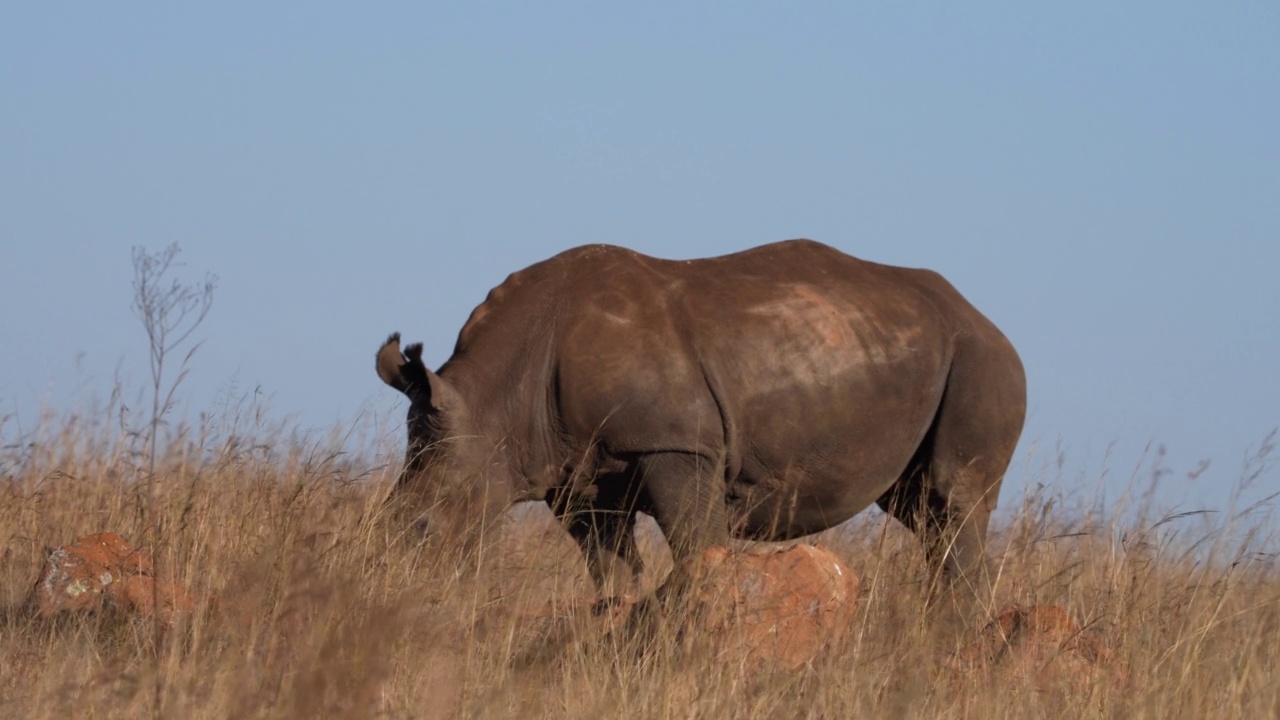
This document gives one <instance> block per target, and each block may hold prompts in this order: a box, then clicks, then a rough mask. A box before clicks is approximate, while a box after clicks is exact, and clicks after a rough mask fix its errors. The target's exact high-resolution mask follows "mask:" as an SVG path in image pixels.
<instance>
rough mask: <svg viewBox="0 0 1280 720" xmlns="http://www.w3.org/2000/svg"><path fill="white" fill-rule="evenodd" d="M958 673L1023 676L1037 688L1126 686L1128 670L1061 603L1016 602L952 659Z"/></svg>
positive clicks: (950, 665) (951, 661)
mask: <svg viewBox="0 0 1280 720" xmlns="http://www.w3.org/2000/svg"><path fill="white" fill-rule="evenodd" d="M947 666H948V667H949V668H950V669H951V670H953V671H956V672H957V673H960V674H966V675H967V674H970V673H972V672H982V673H986V674H989V675H994V674H1005V675H1012V676H1014V677H1019V678H1024V679H1026V680H1029V681H1031V682H1033V683H1034V685H1035V687H1036V689H1037V690H1040V691H1048V690H1050V689H1053V688H1055V687H1062V686H1064V685H1066V686H1072V685H1074V686H1080V685H1084V684H1091V683H1096V682H1104V683H1111V684H1115V685H1116V686H1126V685H1127V684H1128V680H1129V678H1128V673H1127V672H1126V671H1125V669H1124V667H1123V665H1122V664H1121V663H1120V662H1118V661H1117V660H1116V659H1115V658H1114V656H1113V653H1112V652H1111V650H1110V648H1108V647H1107V646H1106V644H1105V643H1103V642H1102V640H1101V639H1099V638H1098V637H1097V636H1096V635H1094V634H1093V633H1088V632H1085V631H1083V630H1081V628H1080V626H1079V625H1077V624H1076V622H1075V621H1074V620H1072V619H1071V616H1070V614H1068V613H1067V611H1066V610H1064V609H1063V608H1061V607H1058V606H1056V605H1033V606H1030V607H1016V606H1015V607H1011V608H1007V609H1005V610H1004V611H1003V612H1001V613H1000V614H999V615H998V616H997V617H996V618H995V619H994V620H992V621H991V622H990V623H988V624H987V625H986V627H984V628H983V629H982V630H981V631H980V632H979V634H978V637H977V638H976V639H975V640H973V641H972V642H970V643H969V644H968V645H966V646H964V647H963V648H961V649H960V651H959V652H958V653H956V654H955V655H954V656H953V657H952V658H950V659H949V661H948V663H947Z"/></svg>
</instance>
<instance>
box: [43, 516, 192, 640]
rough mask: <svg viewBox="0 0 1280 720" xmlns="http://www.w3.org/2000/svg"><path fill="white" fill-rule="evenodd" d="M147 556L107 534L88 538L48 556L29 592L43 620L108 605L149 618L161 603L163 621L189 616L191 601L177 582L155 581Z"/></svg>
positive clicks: (151, 565) (152, 564)
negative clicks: (158, 602) (63, 613)
mask: <svg viewBox="0 0 1280 720" xmlns="http://www.w3.org/2000/svg"><path fill="white" fill-rule="evenodd" d="M154 574H155V564H154V563H153V562H152V560H151V556H150V555H148V554H147V553H145V552H143V551H141V550H137V549H135V548H133V547H131V546H130V545H129V543H128V542H127V541H126V540H125V539H124V538H122V537H120V536H119V535H117V534H115V533H111V532H103V533H96V534H94V535H86V536H85V537H82V538H80V539H78V540H76V541H75V542H74V543H73V544H71V545H64V546H62V547H60V548H57V549H55V550H53V551H52V552H51V553H50V554H49V559H48V562H46V563H45V568H44V570H43V571H42V572H41V574H40V579H39V580H37V581H36V584H35V587H34V588H32V591H31V603H32V604H33V605H34V607H35V608H36V611H37V612H38V613H39V614H40V615H41V616H42V617H52V616H54V615H57V614H58V613H61V612H64V611H71V612H93V611H98V610H102V609H104V608H106V607H112V608H115V609H117V610H122V611H124V612H128V613H131V614H136V615H140V616H143V617H149V616H150V615H151V614H152V613H153V612H154V611H155V607H156V600H157V598H158V599H159V601H160V616H161V619H162V620H164V621H165V622H173V620H174V619H175V618H176V617H177V616H178V615H179V614H182V613H189V612H191V611H192V610H193V609H194V607H195V602H194V601H193V600H192V598H191V596H190V595H189V594H188V593H187V590H186V588H185V587H183V586H182V585H181V584H180V583H172V582H159V581H157V580H156V578H155V577H154Z"/></svg>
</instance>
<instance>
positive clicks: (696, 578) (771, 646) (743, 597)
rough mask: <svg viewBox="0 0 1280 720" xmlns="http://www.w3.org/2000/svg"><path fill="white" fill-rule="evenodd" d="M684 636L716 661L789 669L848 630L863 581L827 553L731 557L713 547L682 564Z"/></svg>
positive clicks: (810, 549) (807, 549)
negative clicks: (685, 575) (685, 576)
mask: <svg viewBox="0 0 1280 720" xmlns="http://www.w3.org/2000/svg"><path fill="white" fill-rule="evenodd" d="M685 572H687V573H689V576H688V582H689V588H690V590H689V593H690V602H691V605H690V608H689V610H690V613H689V616H688V621H687V626H686V627H685V628H684V632H685V637H686V638H687V639H688V642H689V643H691V644H698V643H708V644H709V647H710V648H712V651H713V652H715V653H716V654H717V656H718V657H719V658H720V659H722V660H724V661H728V660H730V659H731V658H734V657H737V658H741V659H744V660H745V661H746V663H747V664H748V665H751V666H755V667H761V666H769V667H776V668H782V669H795V668H798V667H800V666H802V665H804V664H805V663H807V662H809V661H810V660H812V659H813V658H814V657H815V656H816V655H817V654H818V653H819V652H821V651H822V650H823V649H824V648H825V647H826V646H827V645H829V644H830V643H832V642H834V641H836V640H838V639H840V638H841V637H842V636H843V635H844V634H845V633H846V632H847V631H848V630H849V628H850V627H851V626H852V623H853V619H854V617H855V615H856V614H857V611H858V604H859V600H860V596H861V589H862V588H861V583H860V582H859V580H858V576H857V575H855V574H854V573H853V571H851V570H849V568H847V567H846V566H845V564H844V563H843V562H841V561H840V559H839V558H838V557H836V555H835V554H833V553H832V552H831V551H830V550H827V549H826V548H824V547H822V546H819V545H795V546H792V547H789V548H786V549H783V550H772V549H770V550H762V551H748V552H734V551H730V550H729V549H727V548H724V547H714V548H711V549H709V550H707V551H706V552H704V553H703V554H702V555H701V556H700V557H698V558H695V559H694V560H693V561H690V562H687V563H686V565H685Z"/></svg>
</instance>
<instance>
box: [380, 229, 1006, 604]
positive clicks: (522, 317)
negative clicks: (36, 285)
mask: <svg viewBox="0 0 1280 720" xmlns="http://www.w3.org/2000/svg"><path fill="white" fill-rule="evenodd" d="M377 370H378V375H379V376H380V377H381V378H382V380H383V381H385V382H386V383H387V384H388V385H390V386H391V387H393V388H395V389H397V390H399V391H401V392H403V393H404V394H405V395H407V396H408V398H409V401H410V405H409V410H408V421H407V425H408V436H409V437H408V450H407V454H406V459H405V463H404V469H403V471H402V473H401V475H400V476H399V480H398V482H397V483H396V485H395V486H394V488H393V490H392V492H391V495H390V496H389V498H388V500H389V502H393V503H394V504H395V505H396V506H397V508H399V511H404V510H405V509H406V508H407V509H408V512H410V513H411V516H412V518H414V519H416V520H417V521H418V522H419V523H420V524H424V525H425V526H426V528H427V531H428V532H430V531H432V530H436V531H441V532H446V533H453V534H458V533H463V532H465V529H466V528H468V527H472V528H474V527H478V526H479V525H481V524H482V522H483V521H484V520H485V519H486V518H491V517H493V516H494V515H495V514H496V513H499V512H501V511H502V510H503V509H505V508H507V507H509V506H510V505H512V504H514V503H517V502H521V501H529V500H542V501H545V502H546V503H548V505H550V506H551V508H552V510H553V511H554V512H555V513H556V514H557V515H558V516H559V517H561V518H562V519H563V520H564V527H565V528H566V530H567V531H568V532H569V533H570V534H571V535H572V536H573V538H574V539H575V540H576V541H577V542H578V543H579V545H580V547H581V548H582V550H583V552H584V554H585V556H586V560H587V565H588V567H589V569H590V571H591V574H592V577H593V578H594V580H595V582H596V583H597V584H598V586H599V588H600V590H601V592H602V593H603V594H605V595H606V596H608V595H609V594H610V593H618V592H623V591H629V590H624V589H631V588H633V587H634V586H633V585H632V583H633V579H634V577H635V573H636V572H637V570H638V569H639V560H638V556H637V553H636V550H635V544H634V537H633V530H634V522H635V514H636V512H637V511H643V512H645V513H648V514H649V515H651V516H652V517H653V518H654V519H655V520H656V521H657V523H658V525H659V527H660V528H661V529H662V531H663V534H664V535H665V536H666V539H667V542H668V544H669V545H670V547H671V551H672V553H673V555H674V557H675V559H676V560H677V563H678V562H679V561H680V560H682V559H684V558H687V557H690V556H692V555H694V554H696V553H699V552H701V551H702V550H705V549H706V548H707V547H709V546H713V545H718V544H724V543H726V541H727V540H728V539H729V538H730V537H731V536H737V537H742V538H749V539H760V540H784V539H793V538H797V537H799V536H803V535H807V534H810V533H815V532H818V531H821V530H824V529H827V528H831V527H833V526H835V525H837V524H839V523H841V522H843V521H845V520H847V519H848V518H850V517H852V516H853V515H854V514H856V513H858V512H859V511H861V510H863V509H864V508H866V507H868V506H870V505H871V503H873V502H874V503H876V504H878V505H879V506H880V507H881V508H883V509H884V510H885V511H887V512H888V513H889V514H891V515H892V516H893V517H894V518H896V519H897V520H899V521H901V522H902V523H904V524H905V525H906V526H907V527H908V528H910V529H911V530H913V531H914V532H915V533H916V534H917V535H918V536H919V537H920V539H921V541H922V542H923V543H924V546H925V549H926V553H925V556H926V558H927V559H928V560H929V563H930V565H931V567H932V568H933V570H934V577H935V578H936V577H945V578H951V579H954V578H957V577H963V576H966V575H969V574H970V573H971V571H973V570H975V569H982V570H983V571H984V574H985V570H986V568H987V563H988V562H989V561H988V560H987V555H986V552H985V548H984V543H985V536H986V531H987V524H988V519H989V516H990V514H991V512H992V510H993V509H994V507H995V505H996V499H997V496H998V493H999V489H1000V483H1001V479H1002V477H1003V474H1004V472H1005V469H1006V468H1007V466H1008V464H1009V461H1010V458H1011V456H1012V454H1013V452H1014V446H1015V444H1016V443H1017V440H1018V436H1019V434H1020V433H1021V431H1022V424H1023V419H1024V416H1025V409H1026V380H1025V376H1024V373H1023V368H1022V364H1021V361H1020V360H1019V358H1018V354H1017V352H1015V350H1014V348H1013V346H1012V345H1011V344H1010V342H1009V341H1008V339H1006V337H1005V336H1004V335H1003V334H1002V333H1001V332H1000V331H999V330H998V329H997V328H996V327H995V325H993V324H992V323H991V322H990V321H989V320H988V319H987V318H986V317H984V316H983V315H982V314H981V313H979V312H978V311H977V310H976V309H975V308H974V307H973V306H972V305H970V304H969V303H968V302H967V301H966V300H965V299H964V297H962V296H961V295H960V293H959V292H958V291H957V290H956V289H955V288H954V287H952V285H951V284H950V283H948V282H947V281H946V280H945V279H943V278H942V276H940V275H938V274H937V273H934V272H932V271H928V270H917V269H908V268H900V267H893V266H889V265H882V264H877V263H873V262H868V261H864V260H860V259H857V258H854V257H851V256H849V255H846V254H844V253H842V252H840V251H838V250H836V249H834V248H832V247H829V246H827V245H823V244H821V243H818V242H814V241H810V240H789V241H785V242H778V243H773V244H769V245H763V246H760V247H756V248H754V249H749V250H745V251H742V252H738V253H734V254H730V255H724V256H721V257H711V258H705V259H698V260H663V259H658V258H654V257H649V256H647V255H643V254H641V253H638V252H635V251H633V250H628V249H626V248H622V247H616V246H610V245H588V246H583V247H578V248H574V249H571V250H567V251H565V252H563V253H560V254H559V255H556V256H555V257H552V258H550V259H548V260H545V261H542V262H539V263H537V264H535V265H532V266H530V267H528V268H526V269H524V270H521V271H519V272H516V273H513V274H512V275H510V276H509V277H507V279H506V280H505V281H503V282H502V284H500V285H498V286H497V287H496V288H494V289H493V290H492V291H490V292H489V294H488V296H487V297H486V298H485V300H484V302H482V303H481V304H480V305H479V306H478V307H476V309H475V310H474V311H473V312H472V313H471V316H470V318H469V319H468V320H467V322H466V324H465V325H464V326H463V327H462V330H461V332H460V333H459V335H458V339H457V344H456V346H455V348H454V351H453V355H452V357H450V358H449V360H448V361H447V362H446V363H445V364H444V365H442V366H441V367H440V368H439V370H437V371H435V372H433V371H432V370H431V369H429V368H428V367H427V366H426V365H425V364H424V363H423V360H422V345H421V344H414V345H410V346H408V347H406V348H405V349H404V351H403V352H402V351H401V348H400V336H399V333H396V334H393V335H391V336H390V338H389V339H388V340H387V341H386V343H385V344H383V346H382V347H381V349H380V350H379V351H378V353H377Z"/></svg>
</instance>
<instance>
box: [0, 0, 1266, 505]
mask: <svg viewBox="0 0 1280 720" xmlns="http://www.w3.org/2000/svg"><path fill="white" fill-rule="evenodd" d="M182 5H183V4H174V3H164V4H161V3H148V4H141V5H127V6H121V5H118V4H117V5H101V4H87V3H85V4H75V5H74V6H72V5H68V4H49V3H25V4H19V5H17V6H14V7H12V8H8V9H6V10H5V11H4V12H3V17H2V18H0V248H2V255H0V258H2V260H3V262H0V305H2V306H3V308H4V312H3V313H0V337H3V338H4V342H3V343H2V344H0V414H8V415H10V416H11V418H16V420H14V419H11V420H10V423H9V425H8V426H7V427H6V432H13V431H14V429H15V428H17V427H20V426H29V425H30V424H31V423H32V422H33V421H34V420H35V418H36V416H37V415H38V412H39V409H40V408H41V407H42V405H47V406H51V407H54V408H58V409H62V408H67V407H72V406H75V405H76V404H77V403H83V401H84V400H85V398H87V397H89V396H93V395H97V396H99V397H105V396H106V394H107V393H108V392H109V391H110V388H111V384H112V381H113V378H114V376H115V375H116V373H117V371H119V372H120V373H121V374H123V375H124V376H125V377H126V378H128V379H129V380H130V382H133V383H135V384H136V385H139V386H140V385H141V384H143V382H144V381H145V379H146V344H145V338H144V335H143V334H142V330H141V327H140V325H139V324H138V321H137V320H136V319H135V318H134V317H133V316H132V315H131V314H130V299H131V287H130V283H131V280H132V272H131V266H130V248H131V247H132V246H134V245H141V246H145V247H148V248H152V249H160V248H162V247H164V246H165V245H168V244H169V243H172V242H178V243H180V244H181V245H182V247H183V253H182V256H181V257H182V259H183V260H184V261H185V262H186V263H187V266H186V267H185V268H183V269H182V273H183V274H182V275H181V277H186V278H188V279H192V280H195V279H198V278H199V277H200V276H201V275H202V274H203V273H205V272H212V273H215V274H217V275H218V276H219V278H220V281H219V285H218V288H217V293H216V299H215V303H214V307H213V310H212V313H211V314H210V316H209V318H208V320H207V322H206V324H205V325H204V326H203V327H202V328H201V330H200V332H199V337H201V338H203V339H204V341H205V344H204V345H203V347H202V348H201V350H200V352H199V354H198V355H197V356H196V358H195V361H194V363H193V365H192V369H191V375H190V377H189V380H188V382H187V384H186V386H185V390H184V393H183V395H184V398H185V399H186V401H187V402H188V403H189V406H190V407H191V408H192V409H193V410H200V409H208V408H211V407H213V405H214V404H215V402H216V398H217V397H218V396H219V393H224V392H225V391H226V390H227V389H228V388H236V389H238V390H240V391H242V392H252V391H253V390H254V389H255V388H260V389H261V391H262V392H263V393H264V394H265V395H266V396H268V397H269V398H270V399H271V406H272V408H273V410H274V411H275V412H277V413H278V414H281V415H284V414H290V415H292V416H294V417H295V418H296V419H297V422H298V423H299V424H300V425H301V426H303V427H318V428H327V427H330V426H332V425H333V424H334V423H335V422H341V423H347V424H352V423H360V422H365V420H363V419H361V418H366V417H370V416H377V415H378V414H383V415H389V416H391V417H394V418H396V420H399V419H400V415H401V413H402V412H403V402H402V400H401V399H400V398H399V397H398V396H397V395H396V394H395V393H394V392H393V391H391V390H389V389H388V388H386V387H384V386H383V385H382V384H381V383H380V382H379V381H378V379H377V378H376V376H375V375H374V373H373V368H372V356H373V352H374V351H375V350H376V348H377V346H378V344H379V342H380V341H381V340H382V339H383V338H385V337H386V334H387V333H388V332H389V331H391V330H400V331H402V332H403V333H404V334H405V336H406V337H407V338H409V339H414V340H417V339H421V340H424V341H425V342H426V346H427V353H426V354H427V356H428V358H429V359H431V360H432V361H433V362H434V363H436V364H438V363H440V362H442V361H443V360H444V359H446V358H447V357H448V353H449V351H450V349H451V348H452V344H453V341H454V338H455V336H456V333H457V330H458V329H459V328H460V327H461V325H462V323H463V321H464V320H465V318H466V316H467V314H468V312H469V311H470V309H471V308H472V307H473V306H474V305H475V304H477V303H478V302H479V301H480V300H481V299H482V298H483V297H484V295H485V293H486V292H487V291H488V289H489V288H490V287H491V286H493V285H494V284H496V283H498V282H500V281H501V280H502V278H503V277H505V275H506V274H507V273H509V272H510V271H512V270H515V269H518V268H520V267H523V266H525V265H527V264H529V263H531V262H534V261H536V260H540V259H542V258H545V257H548V256H550V255H552V254H554V253H555V252H558V251H560V250H563V249H565V248H568V247H571V246H574V245H579V244H583V243H594V242H609V243H615V244H620V245H626V246H629V247H633V248H635V249H638V250H641V251H643V252H647V253H650V254H655V255H660V256H668V257H695V256H705V255H714V254H720V253H724V252H730V251H733V250H738V249H742V248H745V247H748V246H752V245H757V244H760V243H764V242H768V241H772V240H779V239H784V238H790V237H801V236H806V237H812V238H814V239H817V240H821V241H824V242H827V243H829V244H832V245H835V246H837V247H840V248H841V249H843V250H845V251H846V252H849V253H851V254H855V255H858V256H861V257H865V258H867V259H872V260H877V261H881V262H888V263H895V264H903V265H911V266H921V267H930V268H933V269H936V270H938V271H940V272H942V273H943V274H944V275H946V276H947V277H948V278H949V279H951V280H952V282H953V283H954V284H955V285H957V286H958V287H959V288H960V289H961V291H962V292H964V293H965V294H966V295H967V296H968V297H969V298H970V299H971V300H972V301H973V302H974V304H976V305H977V306H978V307H979V308H980V309H982V310H983V311H984V312H985V313H986V314H988V315H989V316H990V317H991V318H992V319H993V320H995V321H996V323H997V324H998V325H1000V326H1001V327H1002V328H1003V329H1004V330H1005V332H1006V334H1008V335H1009V336H1010V338H1011V339H1012V340H1013V341H1014V343H1015V345H1016V346H1017V347H1018V349H1019V350H1020V352H1021V354H1022V357H1023V360H1024V363H1025V364H1026V366H1027V370H1028V377H1029V392H1030V404H1029V417H1028V423H1027V429H1026V434H1025V436H1024V440H1023V445H1022V450H1021V451H1020V457H1019V459H1018V460H1016V461H1015V464H1014V467H1013V470H1012V471H1011V474H1010V477H1009V480H1008V485H1007V487H1009V488H1011V490H1007V491H1006V493H1007V494H1006V503H1008V502H1009V500H1008V498H1011V497H1015V496H1016V495H1015V494H1016V493H1017V492H1018V491H1019V490H1020V489H1021V488H1022V487H1024V486H1026V485H1027V484H1034V483H1037V482H1046V483H1051V482H1058V483H1072V484H1083V485H1086V486H1088V488H1089V489H1090V490H1091V489H1092V487H1093V486H1094V485H1096V484H1097V483H1098V480H1099V477H1100V476H1102V475H1103V471H1104V467H1109V468H1110V470H1109V471H1108V474H1107V478H1106V479H1105V480H1104V481H1103V487H1104V488H1106V489H1107V492H1108V494H1109V497H1115V496H1116V494H1117V493H1118V492H1119V488H1121V487H1122V486H1123V485H1124V484H1125V483H1126V481H1127V480H1128V478H1129V476H1130V474H1131V473H1132V472H1133V470H1134V467H1135V466H1136V465H1137V463H1138V461H1139V458H1140V457H1141V456H1142V453H1143V450H1144V448H1145V447H1147V445H1148V444H1149V443H1156V444H1163V445H1164V446H1166V447H1167V449H1168V455H1167V457H1166V459H1165V463H1166V464H1167V465H1168V467H1169V468H1171V469H1172V470H1173V471H1174V472H1173V473H1172V474H1171V475H1170V476H1169V477H1167V478H1166V479H1165V481H1164V482H1163V483H1162V484H1161V485H1160V487H1159V490H1158V492H1159V493H1160V496H1161V498H1162V500H1163V501H1164V502H1166V503H1167V504H1170V505H1176V504H1182V505H1183V506H1184V508H1185V507H1193V506H1199V505H1205V506H1208V507H1222V506H1224V505H1225V504H1226V502H1227V498H1228V496H1229V492H1230V490H1231V488H1232V487H1233V486H1234V484H1235V482H1236V480H1237V479H1238V478H1239V476H1240V467H1241V461H1242V459H1243V458H1244V456H1245V454H1246V452H1247V451H1248V450H1249V448H1250V447H1256V446H1257V445H1258V443H1259V442H1260V441H1261V440H1262V439H1263V438H1264V437H1265V436H1266V434H1267V433H1268V432H1269V431H1270V430H1272V429H1273V428H1275V427H1276V426H1277V425H1280V378H1278V377H1277V360H1278V359H1280V290H1278V289H1277V268H1280V249H1277V248H1278V246H1280V132H1277V130H1276V129H1277V128H1280V83H1278V82H1277V78H1280V42H1277V38H1280V6H1277V5H1275V4H1274V3H1271V2H1233V3H1215V4H1208V3H1182V2H1160V3H1154V2H1152V3H1139V2H1135V3H1110V2H1108V3H1092V2H1086V3H1070V4H1062V3H1059V4H1054V5H1048V4H1045V3H1008V4H993V3H977V4H973V3H971V4H966V6H965V7H960V6H957V5H956V4H954V3H952V4H940V3H939V4H920V3H850V2H842V3H799V4H796V3H788V4H783V3H732V4H730V3H651V4H647V5H646V6H645V7H634V8H628V9H618V8H614V9H606V8H605V7H604V6H602V5H601V4H598V3H537V4H533V3H459V4H450V5H443V4H436V3H430V4H428V3H412V4H386V5H367V4H366V5H361V6H359V7H357V6H354V5H349V4H327V3H310V4H307V5H305V6H303V5H297V6H295V7H294V8H293V9H290V8H289V7H285V6H283V5H280V4H272V3H268V4H263V3H253V4H248V3H237V2H226V3H216V4H212V5H205V6H200V7H196V6H190V7H183V6H182ZM362 413H364V414H363V415H362ZM1109 448H1110V449H1109ZM1059 452H1061V456H1062V458H1063V460H1064V465H1063V467H1062V469H1061V470H1058V469H1057V468H1056V467H1054V465H1055V463H1056V461H1057V458H1058V454H1059ZM1202 459H1211V460H1212V464H1211V466H1210V469H1209V470H1208V471H1207V472H1206V473H1204V474H1202V475H1201V476H1200V477H1199V478H1198V479H1196V480H1195V481H1193V482H1187V481H1185V480H1183V479H1182V476H1183V475H1184V474H1185V473H1186V472H1187V471H1189V470H1191V469H1192V468H1194V467H1195V466H1196V464H1197V463H1198V462H1199V461H1200V460H1202ZM1145 472H1147V470H1143V471H1140V474H1141V473H1145ZM1276 477H1277V473H1276V472H1271V473H1270V474H1269V475H1267V476H1266V477H1265V478H1264V481H1263V482H1264V484H1265V483H1269V484H1270V486H1269V487H1261V486H1255V487H1254V488H1253V490H1251V493H1252V496H1254V497H1261V496H1262V495H1264V494H1266V492H1271V491H1274V490H1275V489H1280V484H1277V483H1276ZM1264 491H1265V492H1264Z"/></svg>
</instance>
